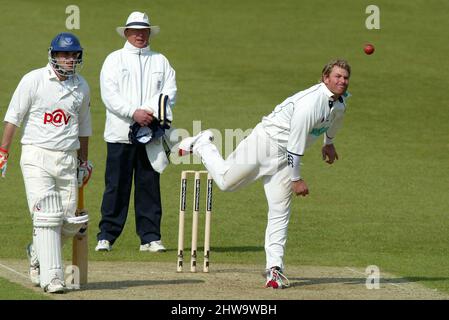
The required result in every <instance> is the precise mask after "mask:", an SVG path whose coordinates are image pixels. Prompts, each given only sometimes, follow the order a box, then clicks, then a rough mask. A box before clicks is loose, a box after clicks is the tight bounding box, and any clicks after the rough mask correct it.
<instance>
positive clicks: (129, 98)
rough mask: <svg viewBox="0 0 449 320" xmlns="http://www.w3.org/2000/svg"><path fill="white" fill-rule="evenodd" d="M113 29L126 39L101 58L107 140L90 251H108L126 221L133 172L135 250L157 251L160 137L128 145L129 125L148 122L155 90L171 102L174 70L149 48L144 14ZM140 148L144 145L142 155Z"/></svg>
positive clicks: (150, 32)
mask: <svg viewBox="0 0 449 320" xmlns="http://www.w3.org/2000/svg"><path fill="white" fill-rule="evenodd" d="M117 32H118V34H119V35H120V36H122V37H123V38H125V39H126V40H127V41H126V43H125V45H124V47H123V48H122V49H120V50H117V51H114V52H112V53H111V54H109V56H108V57H107V58H106V60H105V62H104V64H103V67H102V70H101V75H100V86H101V98H102V100H103V103H104V105H105V106H106V125H105V131H104V139H105V141H106V143H107V160H106V172H105V185H106V187H105V191H104V194H103V202H102V205H101V216H102V217H101V221H100V224H99V228H100V232H99V233H98V235H97V240H98V244H97V246H96V248H95V250H96V251H110V250H111V249H112V245H113V244H114V242H115V241H116V239H117V238H118V237H119V236H120V234H121V232H122V230H123V227H124V225H125V222H126V218H127V215H128V208H129V200H130V195H131V187H132V182H133V176H134V188H135V190H134V205H135V215H136V232H137V234H138V236H139V237H140V251H150V252H162V251H165V250H166V249H165V247H164V246H163V244H162V242H161V232H160V224H161V217H162V206H161V196H160V184H159V177H160V173H161V172H162V170H163V169H164V168H165V166H166V165H167V161H160V159H161V158H165V159H166V156H165V152H164V149H163V147H162V141H161V139H162V138H159V139H156V140H155V141H152V142H151V148H146V147H145V145H142V144H131V143H130V141H129V138H128V133H129V128H130V125H132V124H134V123H138V124H139V125H141V126H142V127H143V126H148V125H149V124H150V123H151V122H152V121H153V119H154V116H153V113H152V112H151V111H149V110H148V107H149V104H150V101H152V100H154V96H159V95H160V94H161V93H162V94H164V95H167V96H168V98H169V101H170V106H169V107H171V108H173V105H174V103H175V101H176V91H177V88H176V80H175V71H174V70H173V68H172V67H171V66H170V63H169V62H168V60H167V58H166V57H165V56H163V55H162V54H160V53H157V52H154V51H152V50H151V49H150V47H149V40H150V39H152V38H153V37H154V36H155V35H156V34H158V33H159V27H158V26H152V25H151V24H150V20H149V18H148V16H147V14H145V13H143V12H132V13H131V14H130V15H129V17H128V20H127V21H126V25H125V26H124V27H118V28H117ZM146 149H148V154H147V151H146Z"/></svg>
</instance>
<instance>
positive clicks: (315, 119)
mask: <svg viewBox="0 0 449 320" xmlns="http://www.w3.org/2000/svg"><path fill="white" fill-rule="evenodd" d="M332 96H333V93H332V92H331V91H330V90H329V89H328V88H327V87H326V85H325V84H324V83H320V84H317V85H314V86H312V87H310V88H308V89H306V90H304V91H300V92H298V93H296V94H295V95H293V96H291V97H289V98H287V99H286V100H285V101H283V102H282V103H281V104H279V105H277V106H276V108H275V109H274V110H273V112H272V113H271V114H269V115H268V116H266V117H263V119H262V125H263V127H264V129H265V131H266V133H267V134H268V135H269V136H270V137H271V138H273V139H274V140H276V141H277V142H278V144H279V146H280V147H281V148H283V149H285V150H286V151H287V152H288V153H291V154H294V155H296V156H303V155H304V151H305V149H306V148H308V147H309V146H310V145H311V144H312V143H313V142H314V141H315V140H316V139H317V138H318V137H319V136H320V135H321V134H323V133H325V135H324V143H325V144H331V143H332V141H333V138H334V137H335V135H336V133H337V131H338V129H339V128H340V126H341V122H342V119H343V115H344V112H345V108H346V107H345V100H344V98H343V97H341V98H340V99H338V100H336V101H333V98H332Z"/></svg>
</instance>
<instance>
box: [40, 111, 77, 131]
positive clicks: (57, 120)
mask: <svg viewBox="0 0 449 320" xmlns="http://www.w3.org/2000/svg"><path fill="white" fill-rule="evenodd" d="M70 118H71V116H69V115H67V114H66V113H65V112H64V110H62V109H56V110H55V111H53V112H52V113H49V112H45V114H44V124H47V123H51V124H52V125H54V126H55V127H60V126H62V125H67V124H68V123H69V120H70Z"/></svg>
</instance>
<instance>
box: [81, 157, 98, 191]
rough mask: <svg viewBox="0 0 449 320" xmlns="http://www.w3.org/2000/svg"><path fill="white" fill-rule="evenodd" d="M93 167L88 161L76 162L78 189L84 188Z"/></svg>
mask: <svg viewBox="0 0 449 320" xmlns="http://www.w3.org/2000/svg"><path fill="white" fill-rule="evenodd" d="M93 168H94V165H93V164H92V162H90V161H81V160H78V188H81V187H84V186H85V185H86V184H87V182H88V181H89V179H90V176H91V175H92V170H93Z"/></svg>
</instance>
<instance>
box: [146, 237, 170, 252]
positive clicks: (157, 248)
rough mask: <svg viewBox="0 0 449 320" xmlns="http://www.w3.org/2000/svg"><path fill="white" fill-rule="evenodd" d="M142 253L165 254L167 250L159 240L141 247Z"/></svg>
mask: <svg viewBox="0 0 449 320" xmlns="http://www.w3.org/2000/svg"><path fill="white" fill-rule="evenodd" d="M140 251H150V252H165V251H167V249H165V247H164V245H163V244H162V241H161V240H157V241H151V242H150V243H145V244H142V245H140Z"/></svg>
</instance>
